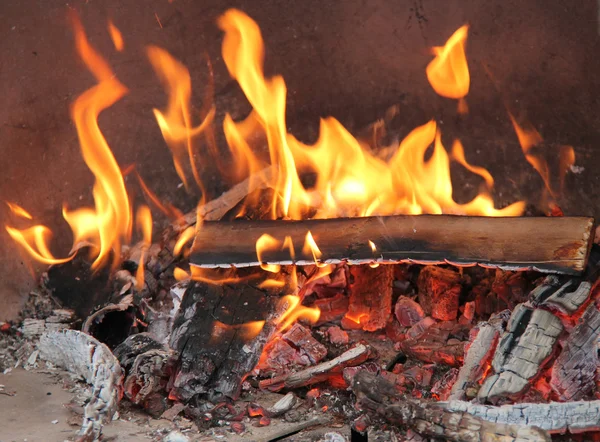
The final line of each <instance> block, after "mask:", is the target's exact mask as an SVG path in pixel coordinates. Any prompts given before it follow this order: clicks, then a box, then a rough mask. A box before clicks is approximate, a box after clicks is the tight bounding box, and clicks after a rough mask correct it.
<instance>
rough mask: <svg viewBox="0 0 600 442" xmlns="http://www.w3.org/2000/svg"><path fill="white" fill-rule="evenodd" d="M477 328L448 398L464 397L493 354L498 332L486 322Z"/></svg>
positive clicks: (482, 373)
mask: <svg viewBox="0 0 600 442" xmlns="http://www.w3.org/2000/svg"><path fill="white" fill-rule="evenodd" d="M477 328H478V330H477V336H475V339H474V340H473V342H471V344H470V345H469V348H468V350H467V353H466V356H465V361H464V363H463V365H462V367H460V371H459V372H458V377H457V379H456V382H455V383H454V385H453V386H452V390H451V392H450V399H464V397H465V393H466V390H467V388H468V387H469V386H474V385H475V384H476V383H477V382H479V381H480V380H481V378H482V377H483V376H484V375H485V373H486V370H487V369H488V367H489V364H490V362H491V359H492V356H493V355H494V350H495V349H496V344H497V343H498V338H499V337H500V332H499V331H498V330H497V329H496V327H494V326H492V325H490V324H488V323H486V322H484V323H482V324H480V325H479V326H478V327H477Z"/></svg>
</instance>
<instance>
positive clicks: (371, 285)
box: [342, 265, 394, 331]
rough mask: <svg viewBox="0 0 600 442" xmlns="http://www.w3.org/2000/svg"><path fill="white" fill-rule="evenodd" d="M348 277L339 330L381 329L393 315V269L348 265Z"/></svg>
mask: <svg viewBox="0 0 600 442" xmlns="http://www.w3.org/2000/svg"><path fill="white" fill-rule="evenodd" d="M350 275H351V282H350V286H349V287H348V293H349V305H348V313H346V315H345V316H344V318H343V319H342V327H344V328H348V329H362V330H366V331H375V330H379V329H382V328H384V327H385V325H386V324H387V322H388V319H389V317H390V315H391V313H392V282H393V280H394V269H393V267H392V266H390V265H380V266H378V267H376V268H371V267H369V266H350Z"/></svg>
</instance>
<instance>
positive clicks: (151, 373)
mask: <svg viewBox="0 0 600 442" xmlns="http://www.w3.org/2000/svg"><path fill="white" fill-rule="evenodd" d="M169 356H170V355H169V352H167V351H164V350H148V351H147V352H145V353H142V354H140V355H138V356H137V357H136V358H135V362H134V363H133V366H132V367H131V370H130V372H129V374H128V375H127V377H126V378H125V383H124V390H125V395H126V396H127V398H128V399H129V400H130V401H131V402H133V403H134V404H137V405H139V406H141V407H142V408H143V409H144V410H146V412H147V413H148V414H150V416H152V417H154V418H158V417H160V416H161V415H162V414H163V413H164V412H165V410H166V409H167V407H168V403H167V396H168V392H167V391H166V387H167V384H168V382H169Z"/></svg>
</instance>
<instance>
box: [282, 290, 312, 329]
mask: <svg viewBox="0 0 600 442" xmlns="http://www.w3.org/2000/svg"><path fill="white" fill-rule="evenodd" d="M280 306H281V307H283V308H285V312H284V313H283V314H282V315H281V316H279V317H278V318H277V319H275V320H274V321H273V323H274V324H275V325H277V329H278V330H279V331H285V330H287V329H288V328H289V327H290V326H291V325H292V324H294V322H296V321H297V320H298V319H305V320H307V321H309V322H311V323H313V324H314V323H315V322H317V321H318V320H319V317H320V316H321V311H320V310H319V309H318V308H316V307H305V306H303V305H302V304H301V303H300V297H299V296H296V295H286V296H284V297H282V298H281V300H280Z"/></svg>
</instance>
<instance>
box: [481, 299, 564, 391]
mask: <svg viewBox="0 0 600 442" xmlns="http://www.w3.org/2000/svg"><path fill="white" fill-rule="evenodd" d="M562 331H563V326H562V323H561V322H560V319H558V318H557V317H556V316H554V315H553V314H552V313H550V312H549V311H546V310H541V309H535V310H534V309H532V308H530V307H527V306H526V305H525V304H519V305H518V306H517V308H515V310H514V311H513V313H512V315H511V318H510V321H509V323H508V326H507V330H506V332H505V333H504V335H503V336H502V338H501V339H500V343H499V344H498V346H497V348H496V353H495V354H494V358H493V359H492V368H493V369H494V374H493V375H491V376H489V377H488V378H487V379H486V380H485V382H484V383H483V385H482V386H481V389H480V390H479V394H478V395H477V396H478V398H479V399H480V400H481V401H486V400H497V399H501V398H514V397H516V396H517V395H519V394H520V393H521V392H523V391H524V390H525V389H526V388H527V387H529V386H530V381H531V380H532V379H533V378H534V377H535V376H537V375H538V373H539V372H540V371H541V369H542V368H543V366H544V365H545V363H546V362H547V361H548V359H549V358H550V356H551V355H552V352H553V350H554V346H555V344H556V341H557V338H558V336H559V335H560V333H561V332H562Z"/></svg>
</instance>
